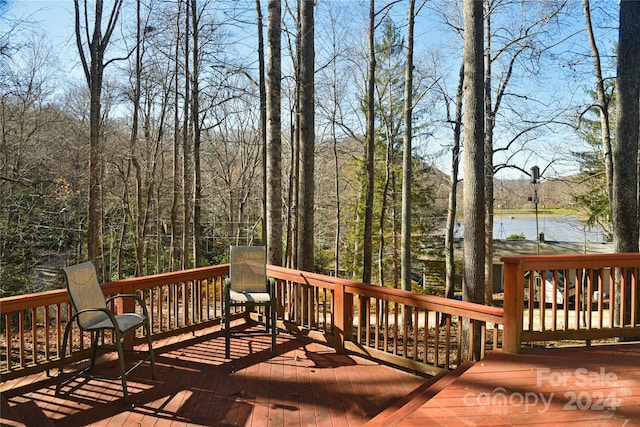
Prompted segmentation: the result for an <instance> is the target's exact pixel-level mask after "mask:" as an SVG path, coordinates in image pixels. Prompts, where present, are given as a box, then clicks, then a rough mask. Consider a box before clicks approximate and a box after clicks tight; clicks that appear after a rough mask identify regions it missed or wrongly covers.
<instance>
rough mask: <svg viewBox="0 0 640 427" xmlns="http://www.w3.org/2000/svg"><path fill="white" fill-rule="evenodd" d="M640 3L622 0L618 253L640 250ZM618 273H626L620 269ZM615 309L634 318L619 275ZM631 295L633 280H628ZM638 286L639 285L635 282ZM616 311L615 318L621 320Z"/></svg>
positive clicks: (615, 152) (615, 225) (616, 157)
mask: <svg viewBox="0 0 640 427" xmlns="http://www.w3.org/2000/svg"><path fill="white" fill-rule="evenodd" d="M638 70H640V2H638V1H630V0H623V1H621V2H620V30H619V37H618V79H617V83H616V96H617V98H616V99H617V103H616V115H617V122H616V143H615V145H614V149H613V205H612V207H611V212H612V219H613V236H614V242H615V249H616V252H638V238H639V236H638V234H639V231H638V228H639V226H638V139H640V80H638ZM618 273H619V274H618V276H619V275H620V274H621V273H623V272H618ZM616 279H617V280H616V283H617V287H618V289H616V290H617V292H616V311H617V310H620V311H621V312H622V313H624V319H623V322H621V323H623V324H626V322H628V321H629V319H630V318H631V317H630V316H631V310H637V311H640V309H639V308H638V307H635V308H634V307H631V304H630V301H629V300H630V298H628V299H627V300H628V301H627V303H626V304H625V306H624V307H621V306H620V304H621V301H620V291H621V289H620V287H621V281H620V277H617V278H616ZM625 285H626V286H627V289H626V290H625V291H626V292H627V295H631V289H630V287H631V280H626V281H625ZM636 286H638V284H636ZM622 313H616V316H615V318H616V319H620V317H622V316H620V314H622Z"/></svg>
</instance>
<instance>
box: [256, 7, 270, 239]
mask: <svg viewBox="0 0 640 427" xmlns="http://www.w3.org/2000/svg"><path fill="white" fill-rule="evenodd" d="M262 18H263V17H262V8H261V7H260V0H256V21H257V26H258V74H259V83H258V85H259V91H260V143H261V144H260V147H261V151H262V244H264V242H266V241H267V223H266V218H267V205H266V198H265V195H266V189H267V91H266V88H265V78H264V35H263V31H262V29H263V28H262V27H263V25H262Z"/></svg>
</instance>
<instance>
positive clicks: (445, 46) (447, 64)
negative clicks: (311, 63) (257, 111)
mask: <svg viewBox="0 0 640 427" xmlns="http://www.w3.org/2000/svg"><path fill="white" fill-rule="evenodd" d="M246 1H247V5H248V6H247V7H248V8H251V7H253V6H252V4H253V2H252V1H251V2H249V1H248V0H246ZM329 1H330V0H329ZM125 3H127V2H125ZM319 3H320V5H319V7H323V5H322V3H325V4H327V1H325V0H319ZM365 3H366V2H365ZM382 3H383V2H381V1H380V0H378V2H377V4H382ZM592 3H593V9H594V20H595V21H596V24H597V25H598V26H599V27H602V28H603V30H602V31H600V32H599V34H598V35H599V37H600V43H601V45H600V49H601V53H602V54H603V55H606V54H607V53H612V47H611V46H612V45H613V43H614V42H615V39H616V32H615V30H614V28H615V25H616V24H617V22H615V20H616V19H617V17H615V16H611V15H610V14H609V15H608V14H607V13H604V12H605V11H606V12H610V11H611V10H614V9H615V8H616V3H615V2H614V0H596V1H593V0H592ZM8 4H9V7H8V15H6V17H9V19H19V18H21V19H24V20H27V21H30V22H31V24H30V27H29V28H30V29H32V30H37V31H41V32H42V33H44V34H46V38H47V41H48V43H49V44H50V45H51V48H52V50H53V51H55V53H56V54H57V55H58V62H59V64H60V69H61V76H60V79H61V84H64V83H65V81H66V80H68V79H72V80H74V81H76V80H80V79H83V76H82V70H81V68H80V66H79V60H78V54H77V48H76V45H75V40H74V36H73V32H74V30H73V29H74V22H73V21H74V17H73V2H72V1H71V0H64V1H62V0H8ZM129 4H133V2H129ZM429 4H430V5H435V6H438V5H442V4H444V3H443V1H441V0H431V2H430V3H429ZM525 4H526V3H525ZM569 4H570V5H571V6H572V7H573V8H574V9H575V11H574V14H573V15H572V17H571V19H572V20H573V21H572V22H573V23H572V24H571V25H572V26H573V27H572V26H571V25H570V26H565V28H564V29H563V31H566V32H567V34H569V33H571V32H576V33H577V35H575V36H574V37H573V39H571V41H569V42H565V43H564V44H562V45H561V46H559V47H557V48H556V49H557V51H558V53H557V55H558V56H559V55H560V54H562V55H567V54H568V53H567V52H569V53H571V51H572V50H573V51H575V52H574V54H575V57H576V58H577V57H579V50H585V45H586V37H585V36H584V34H579V31H580V30H581V26H583V21H582V19H583V18H582V16H581V14H580V8H581V4H582V1H581V0H570V1H569ZM106 5H107V7H109V6H110V2H106ZM332 5H333V6H339V7H342V8H353V10H354V12H353V16H351V17H349V19H351V22H350V23H349V21H348V23H349V24H350V25H353V26H354V27H358V28H357V30H356V31H363V28H364V27H363V25H364V21H363V20H362V19H361V17H363V15H364V13H363V12H364V11H366V5H365V4H364V3H363V2H362V1H356V0H353V1H351V0H345V1H337V0H333V2H332ZM601 9H602V10H601ZM263 12H265V13H266V7H265V8H264V10H263ZM426 12H428V13H424V14H423V15H422V16H421V17H420V18H419V20H418V22H417V24H416V38H417V41H416V45H417V47H418V48H419V49H425V50H423V51H422V54H423V55H425V56H426V55H428V54H429V55H433V54H437V55H439V56H440V58H441V66H442V67H443V70H444V71H442V72H443V73H444V74H445V77H446V78H447V79H449V81H447V82H446V85H447V87H449V90H450V91H453V90H454V89H455V85H456V81H455V77H456V76H457V71H458V66H459V63H460V58H459V57H456V56H457V55H458V56H459V52H458V51H456V50H455V49H453V50H452V49H451V46H452V45H458V44H459V43H460V42H459V40H458V39H456V36H453V38H451V36H448V37H449V38H447V37H446V36H445V34H447V33H446V27H445V26H444V25H443V24H442V22H440V21H439V20H438V19H437V16H435V15H434V13H433V12H432V11H429V10H426ZM393 13H394V18H396V19H397V22H399V23H403V22H404V20H405V19H406V16H405V12H404V10H399V9H396V10H395V11H394V12H393ZM316 16H317V18H318V19H322V14H321V13H320V12H317V13H316ZM324 18H325V19H326V16H325V17H324ZM567 19H569V18H567ZM565 22H567V21H565ZM574 27H575V28H574ZM403 31H404V30H403ZM427 50H428V51H427ZM606 62H609V63H611V61H610V60H608V59H606V58H605V63H606ZM283 63H284V61H283ZM572 67H574V68H575V70H574V69H572V70H569V69H568V68H564V69H563V68H559V69H557V70H550V71H549V70H546V75H543V76H542V77H540V78H539V79H538V80H526V79H523V80H522V81H520V82H519V83H518V84H519V85H521V87H522V88H525V90H527V89H526V88H527V86H528V87H529V89H528V90H529V91H530V92H531V93H535V94H536V95H537V96H540V97H541V99H542V98H544V99H551V97H552V96H553V97H555V98H556V99H555V101H554V102H558V103H559V104H561V103H563V102H565V101H566V102H567V103H568V102H569V101H572V102H574V101H577V100H578V99H580V100H581V101H582V102H583V103H584V102H585V93H586V91H587V90H589V89H590V88H591V87H592V76H590V75H589V72H590V71H591V69H592V68H591V67H592V65H591V62H590V60H586V59H584V60H582V61H580V62H576V63H575V64H573V65H572ZM576 70H579V71H580V72H579V73H578V72H575V71H576ZM543 71H544V70H543ZM543 74H544V73H543ZM545 92H546V94H545ZM557 95H561V96H557ZM550 107H552V106H550V105H542V104H541V105H540V109H543V108H550ZM449 138H450V131H449V130H448V128H447V127H446V126H442V125H441V126H440V128H439V130H436V132H435V135H434V136H433V137H432V138H431V139H430V140H428V141H426V144H427V145H428V146H429V147H428V150H429V151H430V152H438V151H442V147H443V146H446V144H447V143H448V139H449ZM505 138H508V136H505ZM443 141H444V142H443ZM498 143H499V141H498ZM580 143H581V142H580V140H579V139H578V138H577V136H576V134H575V132H573V131H571V130H570V129H569V128H567V127H562V126H560V127H556V128H554V129H553V130H550V131H549V132H547V133H545V134H543V135H540V136H539V137H537V138H536V140H535V141H530V142H528V144H529V147H530V148H532V149H530V150H529V151H528V152H527V153H521V154H518V155H517V156H516V159H517V160H516V161H515V162H516V163H517V164H518V165H519V166H520V167H521V168H523V169H525V170H529V169H530V167H531V166H532V165H534V164H537V165H539V166H540V167H541V169H543V168H545V167H546V165H548V164H549V163H550V162H552V161H553V167H552V168H551V169H553V168H557V171H556V172H557V173H559V174H565V173H569V172H571V169H572V168H574V169H575V162H571V160H570V159H566V158H564V154H565V153H563V150H564V151H568V150H569V148H573V149H575V148H576V146H578V145H579V144H580ZM561 154H562V155H561ZM561 157H563V158H564V159H563V160H561V159H560V158H561ZM434 161H435V162H436V164H437V166H438V167H440V168H441V169H443V170H447V168H448V162H449V159H448V158H447V157H446V156H442V157H434ZM550 173H551V172H550ZM503 175H505V176H509V177H520V176H522V174H521V173H519V172H514V171H511V172H508V173H504V174H503Z"/></svg>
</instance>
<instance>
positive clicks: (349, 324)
mask: <svg viewBox="0 0 640 427" xmlns="http://www.w3.org/2000/svg"><path fill="white" fill-rule="evenodd" d="M334 298H335V307H334V311H333V316H334V333H335V334H336V338H337V340H336V351H338V352H339V353H344V343H345V341H351V337H352V336H353V294H349V293H347V292H346V289H345V285H344V284H341V283H338V284H336V287H335V293H334Z"/></svg>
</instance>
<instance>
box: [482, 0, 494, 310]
mask: <svg viewBox="0 0 640 427" xmlns="http://www.w3.org/2000/svg"><path fill="white" fill-rule="evenodd" d="M489 3H490V0H485V10H487V11H488V10H490V8H491V6H490V4H489ZM485 25H486V28H485V39H486V44H485V48H484V109H485V120H486V126H485V135H484V192H485V193H484V195H485V199H484V204H485V206H484V212H485V222H484V233H485V239H484V241H485V244H484V248H485V259H484V276H485V285H484V299H485V302H486V303H487V304H489V305H492V304H493V128H494V126H495V117H494V114H493V105H492V98H491V88H492V85H491V72H492V70H491V54H492V52H491V13H487V14H486V18H485Z"/></svg>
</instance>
